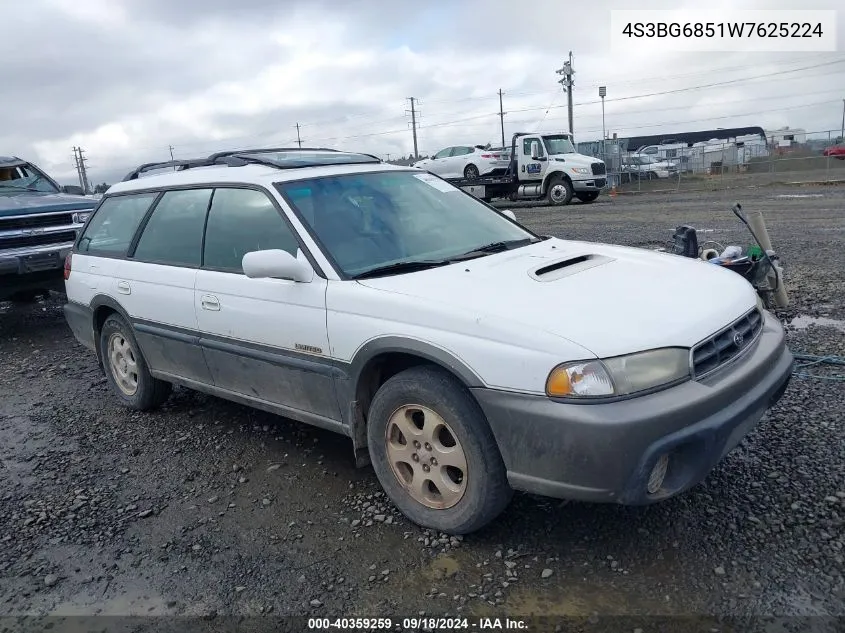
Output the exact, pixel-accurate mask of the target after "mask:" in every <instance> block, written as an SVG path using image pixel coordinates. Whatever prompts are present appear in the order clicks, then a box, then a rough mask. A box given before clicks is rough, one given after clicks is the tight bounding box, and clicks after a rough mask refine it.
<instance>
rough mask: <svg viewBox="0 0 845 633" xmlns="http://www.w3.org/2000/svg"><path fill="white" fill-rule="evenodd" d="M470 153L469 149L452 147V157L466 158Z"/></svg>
mask: <svg viewBox="0 0 845 633" xmlns="http://www.w3.org/2000/svg"><path fill="white" fill-rule="evenodd" d="M471 151H472V150H470V148H469V147H453V148H452V156H466V155H467V154H469V153H470V152H471Z"/></svg>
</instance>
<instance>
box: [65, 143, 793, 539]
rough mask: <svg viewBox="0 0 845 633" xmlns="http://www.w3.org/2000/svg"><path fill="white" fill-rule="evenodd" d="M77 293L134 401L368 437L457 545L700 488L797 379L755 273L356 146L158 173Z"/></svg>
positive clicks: (360, 455)
mask: <svg viewBox="0 0 845 633" xmlns="http://www.w3.org/2000/svg"><path fill="white" fill-rule="evenodd" d="M163 166H164V167H168V166H170V167H173V166H175V167H177V168H178V169H177V170H176V171H166V172H164V173H163V174H159V175H154V174H149V173H146V172H149V171H153V170H154V169H156V168H158V169H160V168H161V167H163ZM144 174H146V175H144ZM65 279H66V290H67V296H68V303H67V305H66V307H65V313H66V318H67V321H68V323H69V325H70V327H71V328H72V330H73V332H74V333H75V335H76V337H77V338H78V340H79V341H80V342H82V343H83V344H84V345H86V346H87V347H89V348H91V349H92V350H93V351H95V352H96V354H97V357H98V359H99V361H100V363H101V364H102V367H103V369H104V372H105V375H106V376H107V379H108V382H109V383H110V385H111V387H112V389H113V391H114V393H115V395H116V396H117V397H118V398H119V399H120V400H121V401H122V402H123V403H125V404H126V405H128V406H129V407H132V408H135V409H139V410H146V409H151V408H153V407H156V406H157V405H160V404H161V403H162V402H163V401H164V400H165V399H166V398H167V397H168V394H169V393H170V389H171V385H173V384H178V385H182V386H184V387H188V388H191V389H195V390H198V391H203V392H206V393H209V394H213V395H215V396H219V397H222V398H227V399H230V400H233V401H236V402H240V403H243V404H247V405H252V406H254V407H257V408H260V409H264V410H267V411H270V412H274V413H277V414H280V415H282V416H285V417H287V418H292V419H294V420H299V421H301V422H305V423H309V424H313V425H316V426H319V427H322V428H324V429H330V430H332V431H336V432H339V433H343V434H344V435H347V436H348V437H349V438H351V440H352V447H353V450H354V455H355V458H356V462H357V463H358V464H359V465H366V464H367V463H371V464H372V466H373V468H374V470H375V473H376V475H377V476H378V479H379V481H380V483H381V485H382V486H383V487H384V490H385V491H386V493H387V494H388V495H389V496H390V498H391V500H392V501H393V502H394V503H395V504H396V506H398V508H399V509H400V510H401V511H402V512H404V513H405V515H407V516H408V517H409V518H410V519H411V520H412V521H414V522H416V523H418V524H420V525H423V526H427V527H431V528H434V529H437V530H441V531H443V532H447V533H452V534H461V533H467V532H471V531H473V530H477V529H478V528H480V527H482V526H483V525H485V524H487V523H488V522H490V521H492V520H493V519H494V518H495V517H496V516H497V515H499V513H501V512H502V511H503V509H504V508H505V507H506V506H507V504H508V501H509V499H510V498H511V494H512V491H513V490H521V491H527V492H530V493H536V494H541V495H546V496H552V497H558V498H567V499H575V500H583V501H593V502H613V503H622V504H646V503H652V502H655V501H660V500H663V499H666V498H668V497H670V496H672V495H675V494H678V493H679V492H682V491H684V490H686V489H688V488H689V487H691V486H693V485H695V484H696V483H698V482H700V481H701V480H702V479H703V478H704V477H705V476H706V475H707V473H708V472H709V471H710V470H711V469H712V468H713V467H714V465H715V464H716V463H717V462H719V461H720V459H721V458H722V457H724V455H725V454H726V453H727V452H728V451H730V450H731V449H733V448H734V447H735V446H736V445H737V444H738V443H739V442H740V441H741V439H742V438H743V436H745V435H746V434H747V433H748V432H749V430H750V429H752V427H754V426H755V425H756V424H757V422H758V421H759V420H760V419H761V418H762V416H763V414H764V413H765V411H766V410H767V409H768V408H769V407H770V406H771V405H772V404H773V403H774V402H776V401H777V400H778V398H780V396H781V395H782V393H783V391H784V390H785V388H786V385H787V383H788V380H789V377H790V375H791V369H792V356H791V354H790V352H789V350H788V349H787V347H786V345H785V340H784V331H783V328H782V327H781V325H780V323H779V321H778V320H777V319H776V318H775V317H773V316H772V315H771V314H769V313H768V312H766V311H765V310H764V309H762V307H761V305H760V302H759V301H758V300H757V295H756V293H755V291H754V289H753V288H752V287H751V286H750V285H749V284H748V283H747V282H746V281H745V279H743V278H742V277H741V276H740V275H737V274H736V273H734V272H730V271H726V270H723V269H721V268H719V267H717V266H713V265H712V264H709V263H706V262H702V261H698V260H692V259H689V258H684V257H678V256H675V255H669V254H662V253H656V252H650V251H646V250H641V249H635V248H624V247H619V246H610V245H604V244H594V243H588V242H576V241H569V240H561V239H557V238H554V237H545V236H539V235H536V234H534V233H533V232H531V231H529V230H528V229H526V228H524V227H522V226H521V225H520V224H519V223H517V222H516V220H515V219H514V218H513V216H512V214H511V213H510V212H500V211H497V210H496V209H494V208H493V207H491V206H488V205H487V204H485V203H483V202H481V201H479V200H477V199H476V198H474V197H473V196H471V195H470V194H467V193H465V192H463V191H461V190H460V189H458V188H456V187H454V186H452V185H451V184H449V183H448V182H446V181H445V180H442V179H440V178H439V177H437V176H434V175H431V174H428V173H420V171H419V170H413V169H410V168H403V167H395V166H391V165H388V164H385V163H383V162H381V161H380V160H379V159H378V158H375V157H372V156H368V155H364V154H353V153H344V152H337V151H332V150H299V149H297V150H288V149H277V150H244V151H240V152H228V153H222V154H215V155H212V156H210V157H208V158H203V159H197V160H194V161H180V162H177V163H176V164H175V165H174V164H173V163H165V164H158V165H145V166H141V167H140V168H138V169H137V170H135V171H134V172H133V173H131V174H129V175H128V176H127V177H126V178H125V179H124V181H123V182H121V183H118V184H116V185H114V186H113V187H111V189H109V191H108V192H107V193H106V195H105V196H104V197H103V199H102V200H101V201H100V203H99V204H98V206H97V208H96V209H95V211H94V212H93V214H92V215H91V216H90V218H89V219H88V221H87V223H86V225H85V227H84V229H83V231H82V232H81V234H80V236H79V238H78V240H77V242H76V244H75V246H74V248H73V251H72V253H71V255H70V256H69V257H68V259H67V260H66V263H65ZM713 297H718V298H719V300H718V301H712V300H711V299H712V298H713Z"/></svg>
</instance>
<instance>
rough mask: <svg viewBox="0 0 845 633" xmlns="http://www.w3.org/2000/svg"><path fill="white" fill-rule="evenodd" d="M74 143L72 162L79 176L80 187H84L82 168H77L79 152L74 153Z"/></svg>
mask: <svg viewBox="0 0 845 633" xmlns="http://www.w3.org/2000/svg"><path fill="white" fill-rule="evenodd" d="M76 149H77V148H76V145H74V146H73V162H74V164H75V165H76V175H77V176H79V186H80V187H82V189H83V190H84V189H85V186H84V185H83V184H82V170H81V169H80V168H79V154H77V153H76Z"/></svg>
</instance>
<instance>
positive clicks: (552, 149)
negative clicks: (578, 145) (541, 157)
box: [543, 134, 576, 154]
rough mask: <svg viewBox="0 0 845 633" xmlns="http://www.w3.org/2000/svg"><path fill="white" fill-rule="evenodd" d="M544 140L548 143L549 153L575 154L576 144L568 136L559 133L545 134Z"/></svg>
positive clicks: (547, 149)
mask: <svg viewBox="0 0 845 633" xmlns="http://www.w3.org/2000/svg"><path fill="white" fill-rule="evenodd" d="M543 142H544V143H545V144H546V151H547V152H548V153H549V154H575V153H576V152H575V146H574V145H573V144H572V141H570V140H569V139H568V138H567V137H566V136H563V135H561V134H557V135H554V136H544V137H543Z"/></svg>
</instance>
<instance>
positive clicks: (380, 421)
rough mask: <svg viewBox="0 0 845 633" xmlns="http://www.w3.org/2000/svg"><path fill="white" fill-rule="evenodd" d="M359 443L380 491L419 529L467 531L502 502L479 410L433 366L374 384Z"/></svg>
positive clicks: (497, 463)
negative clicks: (362, 439)
mask: <svg viewBox="0 0 845 633" xmlns="http://www.w3.org/2000/svg"><path fill="white" fill-rule="evenodd" d="M367 440H368V444H369V451H370V461H371V462H372V465H373V469H374V470H375V472H376V476H377V477H378V479H379V482H380V483H381V485H382V487H383V488H384V491H385V492H386V493H387V496H388V497H390V499H391V501H393V503H394V504H395V505H396V507H398V508H399V510H401V511H402V513H403V514H405V516H407V517H408V518H409V519H410V520H411V521H413V522H414V523H416V524H418V525H420V526H422V527H426V528H430V529H434V530H438V531H440V532H446V533H447V534H467V533H469V532H474V531H475V530H478V529H480V528H482V527H483V526H485V525H487V524H488V523H490V522H491V521H492V520H493V519H495V518H496V517H497V516H498V515H499V514H500V513H501V512H502V510H504V509H505V507H506V506H507V504H508V503H509V502H510V499H511V496H512V494H513V491H512V490H511V488H510V486H509V485H508V480H507V476H506V471H505V465H504V462H503V461H502V456H501V454H500V453H499V449H498V447H497V446H496V441H495V439H494V438H493V433H492V431H491V430H490V426H489V425H488V424H487V420H486V418H485V417H484V414H483V412H482V411H481V409H480V408H479V406H478V404H477V403H476V402H475V400H474V399H473V398H472V396H471V395H470V394H469V393H468V392H467V390H466V389H465V388H464V387H463V386H462V385H461V384H460V383H459V382H458V381H457V380H456V379H455V378H453V377H452V376H451V375H450V374H448V373H447V372H446V371H444V370H442V369H440V368H438V367H432V366H418V367H412V368H411V369H407V370H405V371H403V372H400V373H398V374H396V375H395V376H393V377H392V378H390V379H389V380H387V382H385V383H384V384H383V385H382V386H381V388H379V390H378V392H376V395H375V397H374V398H373V402H372V404H371V405H370V411H369V416H368V419H367Z"/></svg>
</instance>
